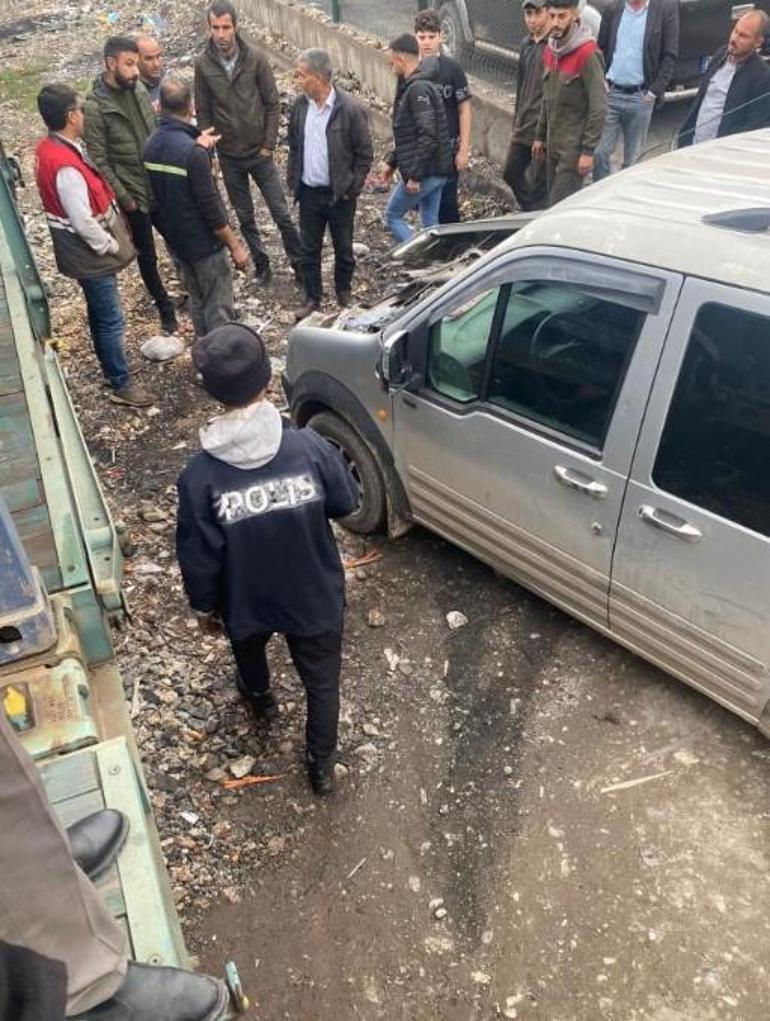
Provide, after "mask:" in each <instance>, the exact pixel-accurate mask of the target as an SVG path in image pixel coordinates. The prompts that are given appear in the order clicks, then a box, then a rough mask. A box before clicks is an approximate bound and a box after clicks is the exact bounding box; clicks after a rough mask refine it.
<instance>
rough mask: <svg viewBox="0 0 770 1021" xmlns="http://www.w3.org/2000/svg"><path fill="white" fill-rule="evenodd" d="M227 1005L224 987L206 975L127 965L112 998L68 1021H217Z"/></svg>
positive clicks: (179, 969) (173, 969)
mask: <svg viewBox="0 0 770 1021" xmlns="http://www.w3.org/2000/svg"><path fill="white" fill-rule="evenodd" d="M227 1001H228V995H227V989H226V987H225V985H224V983H223V982H220V981H219V980H218V979H215V978H211V977H210V976H209V975H197V974H196V973H195V972H193V971H183V970H182V969H181V968H155V967H153V966H152V965H150V964H139V963H137V962H136V961H129V962H128V972H127V973H126V977H125V980H124V981H123V985H122V986H121V987H120V989H118V991H117V992H116V993H115V995H114V996H112V997H111V998H110V999H109V1000H105V1001H104V1003H100V1004H99V1006H98V1007H92V1008H91V1010H87V1011H86V1012H85V1013H84V1014H77V1015H75V1017H74V1019H73V1018H71V1019H70V1021H217V1019H218V1018H221V1017H222V1015H223V1014H224V1012H225V1008H226V1007H227Z"/></svg>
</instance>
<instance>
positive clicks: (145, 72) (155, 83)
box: [136, 34, 163, 113]
mask: <svg viewBox="0 0 770 1021" xmlns="http://www.w3.org/2000/svg"><path fill="white" fill-rule="evenodd" d="M136 45H137V48H138V50H139V80H140V82H141V83H142V85H144V87H145V88H146V89H147V95H148V96H149V97H150V102H151V103H152V108H153V110H154V111H155V113H158V112H159V110H160V82H161V79H162V78H163V47H162V46H161V45H160V42H159V41H158V39H157V38H156V37H155V36H154V35H146V34H144V35H139V36H137V37H136Z"/></svg>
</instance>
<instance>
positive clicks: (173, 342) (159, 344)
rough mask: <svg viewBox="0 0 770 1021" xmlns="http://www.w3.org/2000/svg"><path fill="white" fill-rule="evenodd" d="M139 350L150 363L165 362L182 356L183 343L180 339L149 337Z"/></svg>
mask: <svg viewBox="0 0 770 1021" xmlns="http://www.w3.org/2000/svg"><path fill="white" fill-rule="evenodd" d="M139 350H140V351H141V352H142V354H143V355H144V357H145V358H148V359H149V360H150V361H151V362H167V361H169V359H171V358H177V357H178V356H179V355H180V354H182V352H183V351H184V341H183V340H182V338H181V337H160V336H158V337H150V339H149V340H145V342H144V344H142V346H141V347H140V348H139Z"/></svg>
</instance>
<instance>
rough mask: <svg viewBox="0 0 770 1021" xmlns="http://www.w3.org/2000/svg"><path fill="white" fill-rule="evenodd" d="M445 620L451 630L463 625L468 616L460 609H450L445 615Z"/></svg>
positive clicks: (466, 621)
mask: <svg viewBox="0 0 770 1021" xmlns="http://www.w3.org/2000/svg"><path fill="white" fill-rule="evenodd" d="M446 622H447V624H448V625H449V626H450V628H451V629H452V630H453V631H456V630H457V628H459V627H465V625H466V624H467V623H468V618H467V617H466V616H465V614H464V613H461V612H460V610H450V611H449V613H448V614H447V615H446Z"/></svg>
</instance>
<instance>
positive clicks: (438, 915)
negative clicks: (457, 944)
mask: <svg viewBox="0 0 770 1021" xmlns="http://www.w3.org/2000/svg"><path fill="white" fill-rule="evenodd" d="M446 916H447V910H446V908H436V910H435V911H434V912H433V917H434V918H435V919H436V921H437V922H440V921H441V920H442V919H444V918H446Z"/></svg>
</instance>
